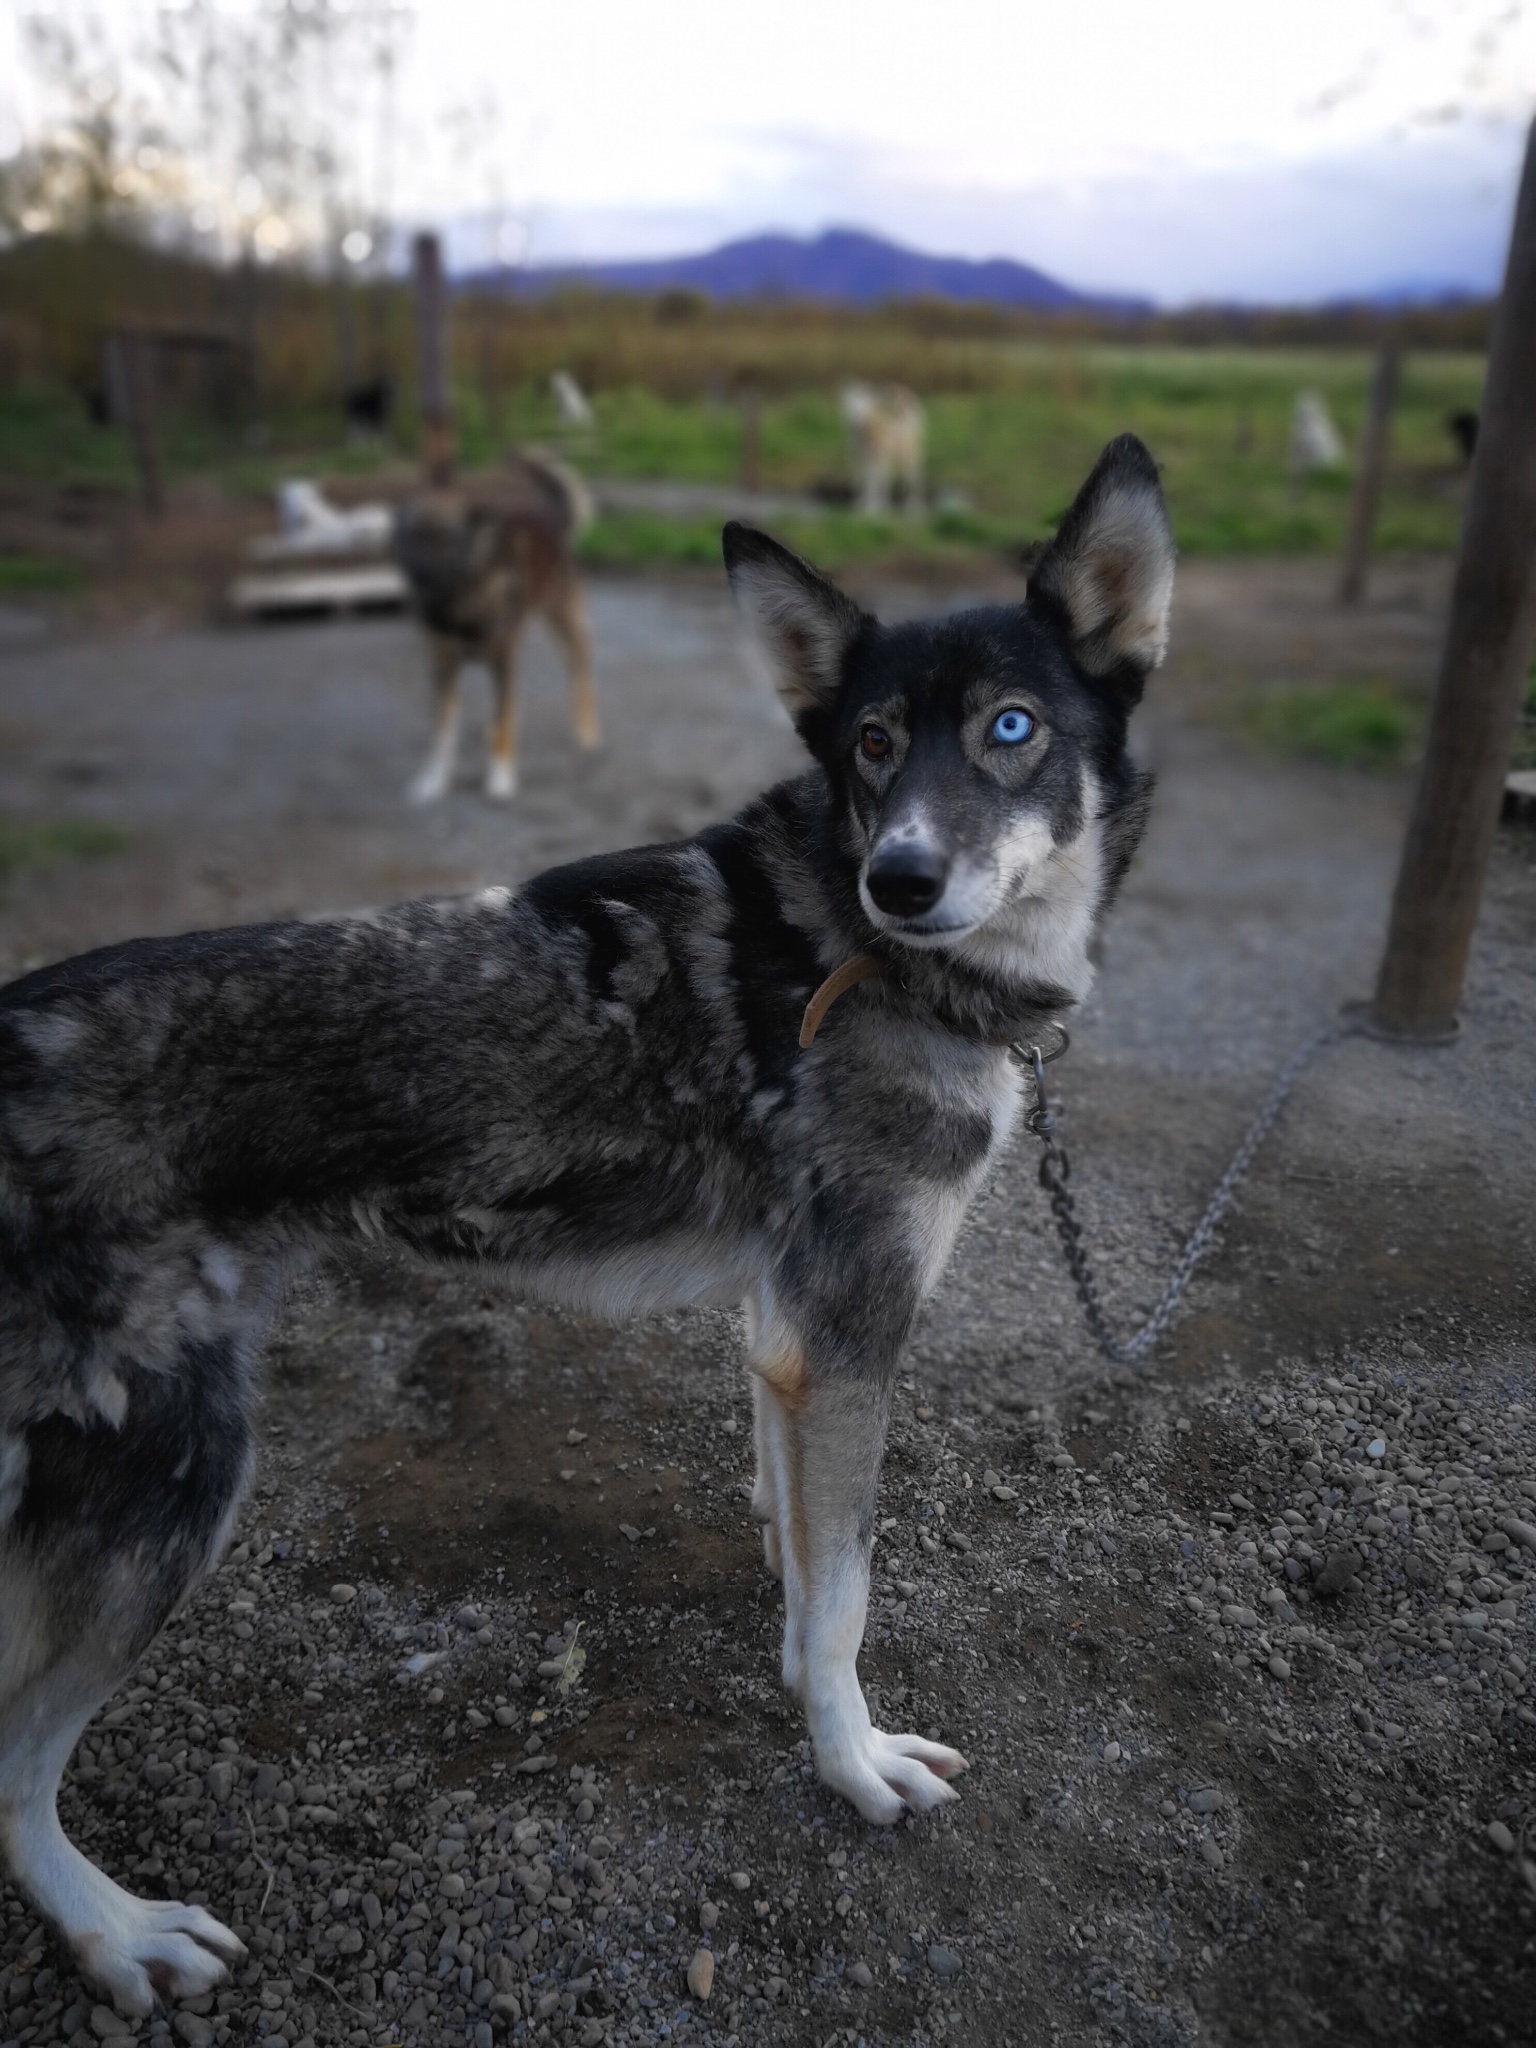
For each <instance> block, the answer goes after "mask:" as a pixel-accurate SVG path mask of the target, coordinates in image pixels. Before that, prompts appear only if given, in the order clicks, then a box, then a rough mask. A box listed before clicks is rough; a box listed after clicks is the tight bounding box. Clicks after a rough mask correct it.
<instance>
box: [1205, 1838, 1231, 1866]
mask: <svg viewBox="0 0 1536 2048" xmlns="http://www.w3.org/2000/svg"><path fill="white" fill-rule="evenodd" d="M1200 1854H1201V1855H1202V1856H1203V1857H1204V1859H1205V1861H1206V1862H1207V1863H1208V1864H1209V1865H1210V1866H1211V1868H1212V1870H1225V1869H1226V1867H1227V1859H1226V1857H1225V1856H1223V1855H1222V1853H1221V1845H1220V1843H1219V1842H1213V1841H1212V1840H1211V1838H1210V1836H1209V1835H1202V1836H1201V1837H1200Z"/></svg>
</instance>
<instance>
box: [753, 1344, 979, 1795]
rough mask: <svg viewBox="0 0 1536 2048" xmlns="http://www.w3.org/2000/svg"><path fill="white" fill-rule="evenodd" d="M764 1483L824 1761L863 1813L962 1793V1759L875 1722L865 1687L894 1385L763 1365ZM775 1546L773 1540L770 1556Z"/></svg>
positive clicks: (799, 1667)
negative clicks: (867, 1622) (861, 1663)
mask: <svg viewBox="0 0 1536 2048" xmlns="http://www.w3.org/2000/svg"><path fill="white" fill-rule="evenodd" d="M756 1369H757V1371H758V1374H759V1383H758V1389H757V1396H756V1398H757V1401H758V1451H759V1460H760V1464H759V1475H758V1491H757V1494H756V1496H755V1499H754V1505H755V1506H758V1507H760V1509H761V1510H762V1511H766V1512H767V1513H768V1514H769V1515H770V1516H771V1518H772V1519H771V1524H770V1526H771V1527H772V1528H773V1530H774V1532H775V1536H776V1548H777V1554H778V1562H779V1566H780V1569H781V1572H782V1576H783V1580H784V1610H785V1611H784V1683H785V1684H786V1685H787V1686H788V1687H789V1688H790V1690H791V1691H792V1692H794V1693H796V1694H798V1696H799V1698H800V1699H801V1701H802V1703H803V1704H804V1707H805V1710H806V1715H807V1718H808V1719H809V1721H810V1730H811V1742H812V1745H813V1746H814V1749H815V1752H816V1767H817V1770H818V1771H819V1773H820V1775H821V1777H822V1778H823V1780H824V1781H825V1782H826V1783H827V1784H828V1785H831V1786H832V1787H833V1788H834V1790H836V1791H838V1792H841V1793H842V1794H843V1795H844V1797H845V1798H848V1799H851V1800H852V1801H853V1804H854V1805H855V1806H856V1807H857V1808H858V1809H859V1811H860V1813H862V1814H863V1815H864V1817H865V1819H866V1820H872V1821H881V1822H889V1821H894V1820H897V1819H899V1818H900V1816H901V1814H902V1813H903V1812H904V1811H906V1810H908V1809H910V1810H911V1811H913V1812H914V1813H923V1812H926V1811H927V1810H928V1809H929V1808H930V1807H933V1806H938V1805H940V1804H942V1803H943V1801H945V1800H946V1799H953V1798H954V1796H955V1794H954V1792H953V1790H952V1789H951V1787H950V1785H949V1783H948V1782H947V1781H948V1780H949V1779H950V1778H952V1777H955V1776H956V1775H957V1774H958V1773H959V1772H961V1771H963V1770H964V1769H965V1758H964V1757H963V1756H961V1755H960V1754H959V1753H958V1752H957V1751H955V1750H953V1749H946V1748H944V1747H943V1746H942V1745H941V1744H939V1743H936V1742H926V1741H924V1740H923V1739H922V1737H920V1736H917V1735H888V1734H886V1733H885V1732H884V1731H883V1730H882V1729H879V1728H876V1727H875V1726H874V1725H873V1724H872V1723H871V1721H870V1718H869V1708H868V1706H867V1705H866V1704H865V1700H864V1694H863V1690H862V1688H861V1687H860V1685H859V1677H858V1669H857V1666H858V1655H859V1646H860V1644H861V1643H862V1642H863V1640H864V1617H865V1612H866V1610H867V1608H868V1604H869V1553H870V1544H871V1542H872V1540H873V1535H874V1516H875V1491H876V1487H877V1485H878V1482H879V1477H880V1457H881V1452H882V1450H883V1448H884V1444H885V1429H886V1422H887V1419H888V1416H889V1412H890V1391H889V1386H888V1383H886V1382H885V1381H883V1380H876V1379H873V1378H870V1379H865V1378H862V1377H861V1378H859V1379H856V1380H853V1379H849V1378H846V1377H844V1376H842V1375H840V1374H837V1373H833V1372H827V1373H823V1374H817V1373H816V1372H814V1370H813V1369H812V1368H811V1367H810V1365H809V1364H808V1363H807V1362H806V1360H805V1359H804V1357H803V1355H800V1354H796V1356H795V1357H794V1358H793V1359H790V1360H787V1361H786V1360H785V1359H784V1358H776V1359H775V1360H773V1361H772V1362H770V1363H769V1364H767V1365H766V1366H764V1365H761V1364H760V1365H758V1366H757V1368H756ZM774 1548H775V1545H773V1544H769V1545H768V1553H769V1561H770V1564H771V1563H772V1562H773V1551H774Z"/></svg>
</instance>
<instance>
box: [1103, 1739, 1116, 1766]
mask: <svg viewBox="0 0 1536 2048" xmlns="http://www.w3.org/2000/svg"><path fill="white" fill-rule="evenodd" d="M1104 1761H1105V1763H1107V1764H1117V1763H1119V1761H1120V1745H1119V1743H1118V1742H1106V1743H1105V1745H1104Z"/></svg>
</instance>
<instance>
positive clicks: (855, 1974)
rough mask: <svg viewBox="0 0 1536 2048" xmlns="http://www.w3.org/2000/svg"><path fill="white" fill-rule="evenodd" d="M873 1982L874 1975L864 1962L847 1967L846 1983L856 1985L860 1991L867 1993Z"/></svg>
mask: <svg viewBox="0 0 1536 2048" xmlns="http://www.w3.org/2000/svg"><path fill="white" fill-rule="evenodd" d="M874 1981H875V1973H874V1971H873V1970H872V1969H871V1968H870V1967H869V1965H868V1963H866V1962H857V1963H850V1964H849V1965H848V1982H849V1983H850V1984H857V1985H858V1987H859V1989H860V1990H861V1991H867V1990H868V1989H869V1987H870V1985H871V1984H873V1983H874Z"/></svg>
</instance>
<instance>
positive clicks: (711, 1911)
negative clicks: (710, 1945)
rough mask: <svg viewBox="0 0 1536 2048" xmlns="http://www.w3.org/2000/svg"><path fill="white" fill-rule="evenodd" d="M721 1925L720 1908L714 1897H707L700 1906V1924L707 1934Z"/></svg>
mask: <svg viewBox="0 0 1536 2048" xmlns="http://www.w3.org/2000/svg"><path fill="white" fill-rule="evenodd" d="M719 1925H720V1908H719V1907H718V1906H717V1905H716V1904H715V1902H714V1900H713V1899H706V1900H705V1901H704V1903H703V1905H702V1906H700V1908H699V1926H700V1927H701V1928H702V1929H703V1930H704V1932H705V1933H706V1934H712V1933H713V1932H714V1930H715V1929H716V1928H717V1927H718V1926H719Z"/></svg>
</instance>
